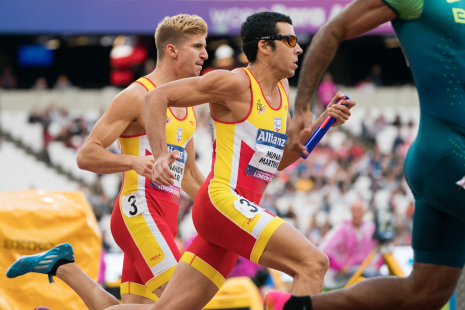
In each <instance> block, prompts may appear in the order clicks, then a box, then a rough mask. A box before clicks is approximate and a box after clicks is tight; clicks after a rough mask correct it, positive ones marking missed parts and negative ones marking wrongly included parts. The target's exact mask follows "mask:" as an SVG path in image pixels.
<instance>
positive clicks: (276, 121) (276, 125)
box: [274, 117, 281, 132]
mask: <svg viewBox="0 0 465 310" xmlns="http://www.w3.org/2000/svg"><path fill="white" fill-rule="evenodd" d="M280 130H281V117H275V118H274V131H276V132H278V131H280Z"/></svg>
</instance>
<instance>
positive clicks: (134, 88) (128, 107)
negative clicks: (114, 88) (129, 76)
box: [108, 83, 147, 118]
mask: <svg viewBox="0 0 465 310" xmlns="http://www.w3.org/2000/svg"><path fill="white" fill-rule="evenodd" d="M146 94H147V90H146V89H145V87H144V86H142V85H140V84H138V83H133V84H131V85H130V86H129V87H127V88H125V89H124V90H122V91H121V92H120V93H119V94H118V95H117V96H116V97H115V98H114V99H113V101H112V102H111V104H110V106H109V107H108V111H109V112H112V113H116V115H121V113H124V114H125V115H126V116H127V117H130V118H133V117H136V116H138V115H139V114H141V113H143V103H144V96H145V95H146Z"/></svg>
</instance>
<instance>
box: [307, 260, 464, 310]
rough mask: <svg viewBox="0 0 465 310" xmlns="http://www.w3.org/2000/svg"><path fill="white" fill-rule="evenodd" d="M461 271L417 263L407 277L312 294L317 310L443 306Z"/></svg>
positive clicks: (437, 307)
mask: <svg viewBox="0 0 465 310" xmlns="http://www.w3.org/2000/svg"><path fill="white" fill-rule="evenodd" d="M461 271H462V270H461V269H460V268H454V267H448V266H439V265H430V264H421V263H414V265H413V272H412V274H411V275H410V276H409V277H407V278H397V277H382V278H375V279H369V280H364V281H362V282H359V283H357V284H355V285H354V286H351V287H349V288H347V289H342V290H338V291H334V292H330V293H326V294H321V295H317V296H312V297H311V300H312V306H313V309H314V310H326V309H328V310H329V309H331V310H332V309H338V310H352V309H353V310H364V309H377V310H384V309H386V310H387V309H396V310H403V309H441V307H443V306H444V304H445V303H446V302H447V300H449V298H450V297H451V296H452V293H453V292H454V289H455V286H456V284H457V282H458V280H459V277H460V273H461ZM299 310H300V309H299Z"/></svg>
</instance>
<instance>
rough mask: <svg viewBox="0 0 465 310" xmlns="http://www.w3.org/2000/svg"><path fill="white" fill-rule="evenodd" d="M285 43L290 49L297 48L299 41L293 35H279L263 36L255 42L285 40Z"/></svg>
mask: <svg viewBox="0 0 465 310" xmlns="http://www.w3.org/2000/svg"><path fill="white" fill-rule="evenodd" d="M283 39H286V40H285V41H284V43H285V44H286V45H287V46H288V47H295V46H296V45H297V42H298V41H299V40H298V39H297V37H296V36H295V35H293V34H278V35H272V36H263V37H259V38H255V40H283Z"/></svg>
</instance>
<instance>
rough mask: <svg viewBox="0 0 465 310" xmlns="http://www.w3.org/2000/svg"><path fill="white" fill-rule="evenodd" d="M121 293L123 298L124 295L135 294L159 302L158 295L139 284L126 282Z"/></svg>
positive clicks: (122, 285) (121, 288)
mask: <svg viewBox="0 0 465 310" xmlns="http://www.w3.org/2000/svg"><path fill="white" fill-rule="evenodd" d="M120 292H121V296H123V294H134V295H138V296H142V297H145V298H147V299H151V300H153V301H158V297H157V295H155V294H154V293H152V292H151V291H150V290H149V289H148V288H147V287H145V286H144V285H142V284H139V283H133V282H124V283H122V284H121V286H120Z"/></svg>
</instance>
